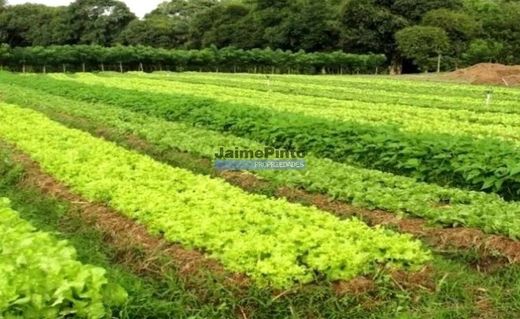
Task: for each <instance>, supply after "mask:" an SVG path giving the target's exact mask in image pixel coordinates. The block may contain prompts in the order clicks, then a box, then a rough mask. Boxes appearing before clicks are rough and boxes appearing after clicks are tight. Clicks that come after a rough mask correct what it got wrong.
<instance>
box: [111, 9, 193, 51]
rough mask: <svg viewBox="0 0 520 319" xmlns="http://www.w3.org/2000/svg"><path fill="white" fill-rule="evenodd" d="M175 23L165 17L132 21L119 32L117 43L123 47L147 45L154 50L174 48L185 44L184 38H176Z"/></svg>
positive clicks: (150, 17) (151, 17)
mask: <svg viewBox="0 0 520 319" xmlns="http://www.w3.org/2000/svg"><path fill="white" fill-rule="evenodd" d="M175 27H176V25H175V22H174V21H173V20H172V19H170V18H168V17H165V16H149V17H147V18H145V19H144V20H133V21H132V22H130V24H128V26H127V27H126V28H125V29H124V30H123V32H121V34H120V36H119V38H118V40H117V42H119V43H122V44H125V45H147V46H151V47H156V48H176V47H180V46H183V45H184V44H185V41H186V39H185V36H184V35H182V36H181V37H178V36H177V32H176V28H175Z"/></svg>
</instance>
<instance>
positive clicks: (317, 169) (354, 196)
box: [0, 84, 520, 238]
mask: <svg viewBox="0 0 520 319" xmlns="http://www.w3.org/2000/svg"><path fill="white" fill-rule="evenodd" d="M0 92H1V94H2V97H3V98H4V99H6V100H7V101H9V102H12V103H15V104H16V103H20V104H21V103H24V105H26V106H28V107H32V108H35V109H37V110H39V111H42V112H44V113H49V114H51V115H52V114H68V115H70V116H73V117H76V118H80V119H86V120H88V121H90V122H92V123H97V124H98V125H101V126H103V127H111V128H115V129H117V130H118V131H120V132H121V133H122V134H133V135H137V136H139V137H141V138H143V139H145V140H147V141H149V142H150V143H152V144H154V145H156V146H157V147H158V148H160V149H165V150H167V149H170V148H172V147H173V148H176V149H179V150H181V151H185V152H189V153H192V154H196V155H199V156H203V157H206V158H209V159H213V157H214V153H216V152H217V150H216V148H218V147H220V146H222V147H224V148H226V149H234V148H235V147H239V148H240V149H253V150H257V149H264V148H265V145H262V144H260V143H256V142H253V141H251V140H247V139H243V138H239V137H235V136H232V135H224V134H221V133H218V132H214V131H209V130H205V129H203V128H198V127H193V126H190V125H186V124H183V123H177V122H168V121H165V120H163V119H160V118H155V117H152V116H147V115H143V114H140V113H134V112H132V111H129V110H126V109H124V108H119V107H116V106H111V105H108V104H93V103H86V102H81V101H75V100H70V99H67V98H62V97H59V96H53V95H50V94H47V93H43V92H39V91H36V90H31V89H27V88H21V87H17V86H13V85H6V84H0ZM306 159H307V162H308V165H307V169H306V170H305V171H277V172H274V173H273V172H269V171H258V172H256V174H257V175H260V176H261V177H263V178H265V179H267V180H269V181H270V182H272V183H274V184H276V185H280V186H286V185H292V186H296V187H302V188H305V189H306V190H308V191H314V192H320V193H325V194H328V195H330V196H331V197H334V198H337V199H341V200H343V201H347V202H350V203H353V204H355V205H357V206H361V207H365V208H370V209H372V208H379V209H384V210H387V211H390V212H393V213H396V214H400V213H406V214H409V215H413V216H419V217H423V218H426V219H428V220H431V221H433V222H438V223H442V224H444V225H449V226H457V225H464V226H471V227H478V228H481V229H482V230H484V231H486V232H489V233H499V234H504V235H508V236H510V237H512V238H520V204H518V203H515V202H505V201H503V200H502V199H500V198H499V197H498V196H496V195H492V194H485V193H477V192H471V191H464V190H460V189H453V188H443V187H440V186H437V185H432V184H425V183H418V182H416V181H414V180H413V179H411V178H407V177H401V176H395V175H391V174H387V173H382V172H379V171H374V170H368V169H362V168H358V167H354V166H350V165H346V164H341V163H335V162H332V161H330V160H325V159H319V158H315V157H313V156H307V158H306Z"/></svg>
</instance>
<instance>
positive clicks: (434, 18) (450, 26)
mask: <svg viewBox="0 0 520 319" xmlns="http://www.w3.org/2000/svg"><path fill="white" fill-rule="evenodd" d="M422 21H423V22H422V24H423V25H427V26H432V27H438V28H441V29H444V30H445V31H446V33H447V34H448V37H449V38H450V42H451V49H452V52H450V55H452V56H453V57H455V64H456V67H457V66H458V62H459V61H460V59H461V58H462V54H463V53H464V52H465V51H466V50H467V48H468V43H469V42H470V41H471V40H472V39H473V38H474V37H475V35H476V34H477V31H478V30H479V27H480V26H479V24H478V23H477V22H475V20H474V19H473V18H472V17H470V16H469V15H468V14H466V13H464V12H457V11H451V10H448V9H437V10H432V11H430V12H428V13H427V14H426V15H425V16H424V17H423V20H422Z"/></svg>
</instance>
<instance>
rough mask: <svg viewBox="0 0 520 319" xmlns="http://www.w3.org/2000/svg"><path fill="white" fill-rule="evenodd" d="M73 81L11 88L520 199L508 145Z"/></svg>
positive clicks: (134, 86) (120, 84)
mask: <svg viewBox="0 0 520 319" xmlns="http://www.w3.org/2000/svg"><path fill="white" fill-rule="evenodd" d="M63 79H65V77H63ZM71 79H74V78H71ZM77 79H78V80H80V81H81V79H83V81H84V82H86V83H90V84H89V85H83V84H81V83H73V82H72V83H69V82H70V81H69V82H67V81H63V80H60V81H53V82H54V83H51V81H50V79H48V78H38V77H32V78H25V79H24V77H16V76H11V81H13V82H14V83H19V84H22V85H26V86H30V87H35V88H38V87H40V88H42V89H43V88H45V90H48V91H49V92H52V93H53V94H57V95H65V96H69V97H73V98H76V99H82V100H87V101H99V102H103V103H108V104H114V105H118V106H124V107H127V108H130V109H132V110H134V111H139V112H143V113H146V114H149V115H154V116H160V117H163V118H166V119H168V120H172V121H178V120H181V121H185V122H188V123H192V124H195V125H200V126H205V127H207V128H209V129H213V130H217V131H221V132H229V133H231V134H234V135H237V136H241V137H246V138H250V139H253V140H256V141H258V142H261V143H265V144H268V145H271V146H274V147H279V148H288V149H299V150H305V151H308V152H312V153H314V154H316V155H317V156H319V157H326V158H330V159H333V160H335V161H339V162H344V163H356V164H358V165H363V166H365V167H368V168H374V169H379V170H383V171H387V172H391V173H396V174H400V175H406V176H411V177H414V178H416V179H418V180H421V181H426V182H435V183H438V184H441V185H451V186H458V187H464V188H468V189H474V190H485V191H488V192H495V193H497V194H500V195H501V196H503V197H505V198H507V199H516V198H518V196H519V190H520V177H519V175H518V172H517V170H516V167H517V164H516V163H517V162H518V161H519V160H518V159H517V155H516V154H518V152H517V149H518V147H517V146H516V145H515V144H513V143H507V142H505V141H501V142H500V141H498V142H497V140H494V139H477V140H475V139H473V138H472V137H468V136H451V135H449V134H431V133H430V134H428V133H424V134H417V133H415V132H412V133H409V132H401V131H400V130H399V129H398V128H397V127H395V126H393V125H388V124H366V123H357V122H355V121H353V120H351V121H334V120H330V119H322V118H321V119H320V118H316V117H314V116H312V117H311V116H307V115H300V114H294V113H288V112H287V110H276V109H275V108H271V109H270V110H269V112H266V109H265V108H262V107H258V106H255V105H247V104H241V103H233V102H231V101H219V100H218V99H215V98H209V97H198V96H194V95H193V93H190V94H186V93H179V92H172V89H171V88H168V87H161V86H159V85H156V83H155V82H153V81H152V84H146V82H145V81H143V80H139V81H132V80H131V79H127V80H123V79H121V78H115V79H110V78H102V77H97V78H96V77H92V76H90V77H89V76H86V75H85V76H79V77H77ZM101 83H102V84H105V85H108V86H109V87H110V88H111V89H110V90H107V89H106V87H107V86H103V85H99V84H101ZM171 87H173V86H171ZM202 90H206V89H205V88H202ZM217 91H219V90H217ZM152 92H153V93H152ZM219 92H220V91H219ZM323 141H327V142H326V143H323ZM446 150H449V152H447V151H446ZM396 154H398V156H396Z"/></svg>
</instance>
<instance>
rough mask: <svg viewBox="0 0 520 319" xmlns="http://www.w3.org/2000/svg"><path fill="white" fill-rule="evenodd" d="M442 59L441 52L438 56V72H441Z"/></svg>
mask: <svg viewBox="0 0 520 319" xmlns="http://www.w3.org/2000/svg"><path fill="white" fill-rule="evenodd" d="M441 59H442V54H441V53H439V55H438V56H437V73H441Z"/></svg>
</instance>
